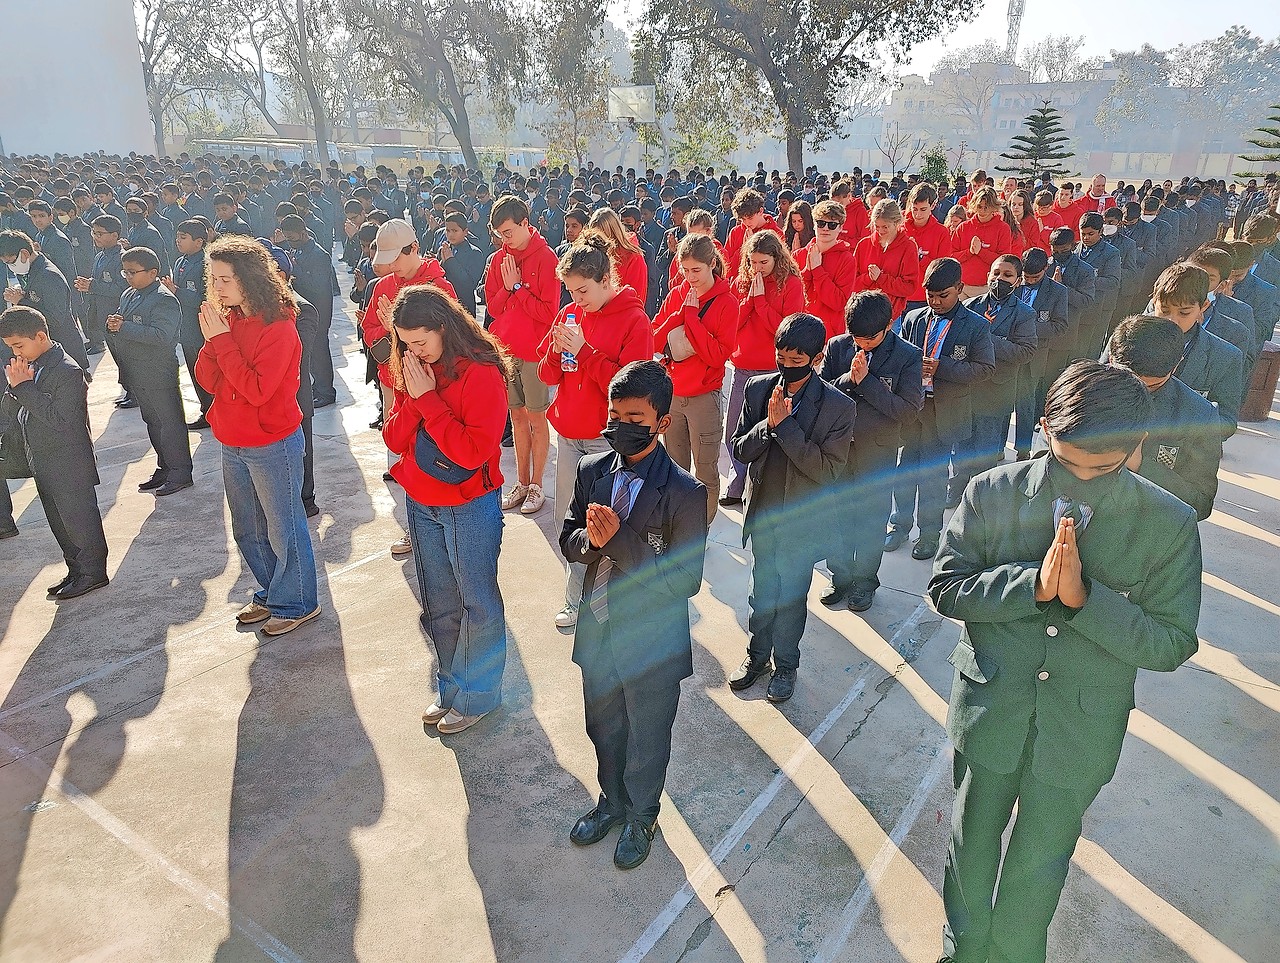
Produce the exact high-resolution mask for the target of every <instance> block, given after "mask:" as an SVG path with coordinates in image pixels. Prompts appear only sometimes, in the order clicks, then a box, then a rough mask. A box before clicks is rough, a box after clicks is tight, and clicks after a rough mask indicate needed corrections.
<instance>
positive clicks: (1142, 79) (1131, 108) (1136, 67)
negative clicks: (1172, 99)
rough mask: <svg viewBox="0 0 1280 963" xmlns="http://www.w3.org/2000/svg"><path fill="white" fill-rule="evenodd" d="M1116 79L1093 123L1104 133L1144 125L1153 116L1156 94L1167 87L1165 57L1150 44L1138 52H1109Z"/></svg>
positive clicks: (1167, 71) (1166, 60)
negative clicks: (1149, 116)
mask: <svg viewBox="0 0 1280 963" xmlns="http://www.w3.org/2000/svg"><path fill="white" fill-rule="evenodd" d="M1111 64H1112V69H1113V70H1114V71H1115V72H1116V79H1115V80H1114V81H1113V82H1112V84H1111V89H1110V90H1109V91H1108V92H1107V94H1106V96H1105V97H1103V98H1102V102H1101V104H1099V106H1098V111H1097V115H1096V116H1095V118H1094V123H1096V124H1097V125H1098V127H1099V128H1100V129H1101V130H1102V131H1104V132H1105V133H1108V134H1115V133H1118V132H1119V131H1120V130H1121V128H1124V127H1130V126H1133V125H1135V124H1143V123H1146V122H1147V118H1148V115H1151V114H1154V113H1155V108H1156V93H1155V92H1156V91H1157V90H1158V89H1159V88H1161V87H1168V86H1169V57H1168V55H1167V54H1165V53H1164V52H1163V51H1160V50H1156V48H1155V47H1153V46H1151V44H1149V43H1146V44H1143V45H1142V47H1141V48H1140V49H1138V50H1127V51H1120V50H1113V51H1111Z"/></svg>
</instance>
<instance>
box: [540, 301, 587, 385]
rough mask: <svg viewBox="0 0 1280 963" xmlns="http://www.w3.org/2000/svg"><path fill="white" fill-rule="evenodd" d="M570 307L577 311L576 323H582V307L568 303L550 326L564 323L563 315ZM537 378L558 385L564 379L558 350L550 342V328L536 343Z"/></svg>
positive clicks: (547, 383)
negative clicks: (539, 341)
mask: <svg viewBox="0 0 1280 963" xmlns="http://www.w3.org/2000/svg"><path fill="white" fill-rule="evenodd" d="M570 308H573V309H574V310H575V311H577V312H578V314H579V319H578V323H579V324H581V323H582V319H581V314H582V309H581V308H579V307H578V306H577V305H574V304H568V305H565V306H564V307H563V308H561V309H560V313H559V314H557V315H556V316H555V318H554V319H553V321H552V327H554V326H555V325H557V324H563V323H564V319H565V316H566V315H567V314H568V313H569V309H570ZM538 378H539V380H540V381H541V382H542V383H543V384H544V385H558V384H559V383H560V382H561V381H563V380H564V371H563V370H562V369H561V367H560V352H559V351H557V350H556V349H555V348H554V347H553V346H552V344H551V329H550V328H548V329H547V333H546V334H545V335H543V337H542V341H541V343H540V344H539V345H538Z"/></svg>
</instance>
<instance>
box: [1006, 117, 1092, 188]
mask: <svg viewBox="0 0 1280 963" xmlns="http://www.w3.org/2000/svg"><path fill="white" fill-rule="evenodd" d="M1025 124H1026V127H1027V133H1025V134H1018V135H1017V136H1015V137H1014V138H1013V143H1011V144H1010V145H1009V151H1008V152H1007V153H1004V154H1001V155H1000V156H1001V157H1003V158H1004V159H1005V160H1007V161H1011V162H1012V165H1011V166H1009V167H999V166H997V167H996V170H998V171H1000V172H1002V173H1005V174H1022V175H1023V176H1025V177H1032V178H1034V177H1042V178H1043V177H1060V176H1062V175H1064V174H1070V173H1071V171H1070V170H1069V169H1068V168H1066V167H1063V166H1062V161H1065V160H1067V159H1068V158H1070V157H1075V156H1076V155H1075V152H1074V151H1071V150H1069V149H1068V144H1069V142H1070V140H1071V138H1069V137H1068V136H1067V135H1066V132H1065V128H1063V126H1062V115H1061V114H1059V113H1058V111H1057V109H1056V108H1055V107H1054V106H1053V103H1052V101H1048V100H1046V101H1043V102H1042V103H1041V105H1040V106H1039V107H1038V108H1036V110H1035V111H1034V112H1033V113H1031V114H1028V115H1027V119H1026V121H1025Z"/></svg>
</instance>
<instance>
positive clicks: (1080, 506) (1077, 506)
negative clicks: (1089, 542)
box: [1053, 495, 1093, 538]
mask: <svg viewBox="0 0 1280 963" xmlns="http://www.w3.org/2000/svg"><path fill="white" fill-rule="evenodd" d="M1067 516H1070V517H1071V518H1072V519H1074V520H1075V523H1076V537H1077V538H1079V537H1080V536H1081V535H1083V534H1084V530H1085V529H1086V528H1088V527H1089V520H1090V519H1091V518H1093V509H1092V508H1091V507H1089V504H1088V502H1077V501H1073V500H1072V499H1070V498H1068V497H1067V496H1066V495H1059V496H1058V499H1057V501H1055V502H1054V503H1053V527H1054V529H1055V530H1057V528H1058V526H1059V525H1060V524H1061V523H1062V520H1063V519H1064V518H1066V517H1067Z"/></svg>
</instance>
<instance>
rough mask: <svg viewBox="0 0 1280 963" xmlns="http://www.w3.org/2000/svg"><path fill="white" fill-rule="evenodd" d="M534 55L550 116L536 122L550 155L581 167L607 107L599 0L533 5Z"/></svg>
mask: <svg viewBox="0 0 1280 963" xmlns="http://www.w3.org/2000/svg"><path fill="white" fill-rule="evenodd" d="M535 21H536V22H537V23H538V24H539V26H538V28H537V34H536V36H537V41H538V42H537V44H536V49H537V50H538V51H539V54H538V56H537V58H536V60H537V63H536V65H535V69H536V70H537V73H538V76H539V79H540V80H541V81H543V82H542V83H540V84H539V85H538V86H539V87H541V88H542V90H543V91H545V94H544V97H545V100H544V102H546V103H547V104H548V105H549V107H550V111H551V113H550V116H549V117H548V118H547V119H546V120H544V121H542V122H541V123H538V124H536V125H535V127H536V128H537V129H538V130H539V131H540V132H541V133H542V134H544V135H545V136H546V138H547V152H548V153H549V154H550V155H552V157H554V158H559V159H564V160H570V159H572V160H574V161H576V162H577V166H578V167H579V168H582V167H584V166H585V164H584V161H583V155H584V154H585V153H586V152H587V149H588V144H589V142H590V140H591V138H592V137H593V136H595V135H597V134H599V133H600V132H602V131H603V130H604V125H605V121H606V120H607V119H608V116H609V111H608V105H607V102H606V95H607V93H608V90H609V88H610V87H612V86H616V85H617V83H618V78H617V77H616V76H614V74H613V70H612V68H611V66H610V63H609V60H608V58H607V57H606V55H605V50H604V45H603V42H602V41H603V31H604V3H603V2H602V0H554V2H551V0H548V2H544V3H543V4H542V6H541V7H540V8H539V10H538V15H537V16H536V18H535Z"/></svg>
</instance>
